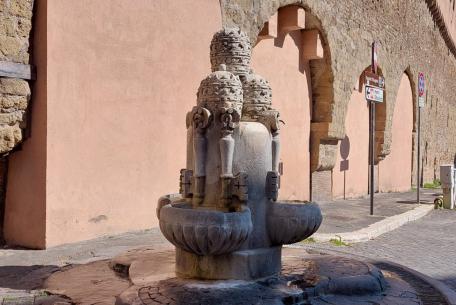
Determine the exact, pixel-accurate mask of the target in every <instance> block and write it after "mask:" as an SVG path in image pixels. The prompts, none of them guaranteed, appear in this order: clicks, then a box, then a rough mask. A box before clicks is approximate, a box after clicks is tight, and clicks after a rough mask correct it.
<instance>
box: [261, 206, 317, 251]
mask: <svg viewBox="0 0 456 305" xmlns="http://www.w3.org/2000/svg"><path fill="white" fill-rule="evenodd" d="M322 220H323V217H322V215H321V210H320V207H319V206H318V205H317V204H316V203H290V202H275V203H272V204H271V205H270V207H269V211H268V215H267V227H268V233H269V238H270V239H271V243H272V244H273V245H287V244H293V243H297V242H299V241H302V240H304V239H306V238H307V237H309V236H311V235H312V234H314V233H315V232H316V231H317V230H318V228H319V227H320V224H321V222H322Z"/></svg>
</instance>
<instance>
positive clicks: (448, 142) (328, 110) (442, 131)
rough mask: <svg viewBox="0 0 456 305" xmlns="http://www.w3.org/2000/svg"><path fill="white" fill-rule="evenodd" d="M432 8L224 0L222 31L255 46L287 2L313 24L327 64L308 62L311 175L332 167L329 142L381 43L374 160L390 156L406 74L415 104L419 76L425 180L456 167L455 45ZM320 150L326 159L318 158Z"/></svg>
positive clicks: (401, 2) (341, 128) (411, 2)
mask: <svg viewBox="0 0 456 305" xmlns="http://www.w3.org/2000/svg"><path fill="white" fill-rule="evenodd" d="M431 2H432V1H424V0H420V1H417V0H384V1H371V0H346V1H338V0H326V1H313V0H300V1H296V0H221V5H222V15H223V20H224V24H225V26H239V27H241V28H242V29H243V30H244V31H246V32H247V33H248V34H249V35H250V37H251V39H252V41H256V37H257V34H258V32H259V31H260V30H261V28H262V27H263V24H264V22H266V21H267V20H268V19H269V17H270V16H272V15H273V14H274V13H275V12H276V11H277V10H278V9H279V8H280V7H283V6H286V5H291V4H296V5H300V6H302V7H304V8H305V9H306V12H307V15H306V17H309V18H308V19H309V20H310V22H307V21H306V26H307V23H308V25H309V26H310V27H313V28H316V29H318V30H319V31H320V33H321V34H322V37H323V42H324V49H325V60H324V62H323V63H322V62H317V63H311V67H313V71H312V75H313V79H312V86H313V93H314V97H313V98H314V112H315V113H317V114H318V117H316V116H314V117H313V124H312V125H313V126H315V130H313V135H312V137H313V138H312V142H313V143H316V144H315V145H318V146H314V147H312V148H311V149H312V151H314V152H315V153H314V154H313V156H312V157H313V158H314V159H316V160H313V161H312V163H313V166H312V168H313V169H314V170H315V169H316V170H330V168H331V166H334V162H335V152H336V149H331V148H330V147H331V146H332V145H337V141H332V140H334V139H335V140H340V139H342V138H343V136H344V134H345V116H346V111H347V104H348V102H349V100H350V95H351V92H352V90H353V88H354V86H355V84H356V82H357V81H358V79H359V76H360V74H361V73H362V72H363V70H364V69H366V68H367V67H369V65H370V63H371V50H370V46H371V43H372V42H373V41H374V40H375V41H378V42H379V44H380V48H379V62H380V68H381V71H382V74H383V76H384V77H385V79H386V102H385V104H384V105H382V106H380V107H379V109H378V111H377V118H376V121H377V123H376V131H377V137H376V139H377V153H378V158H379V159H382V158H383V157H384V156H386V155H388V154H389V153H390V145H391V128H392V115H393V113H394V106H395V101H396V95H397V92H398V89H399V84H400V81H401V77H402V75H403V73H404V72H405V73H407V74H408V75H409V76H410V79H411V80H412V84H411V85H412V89H413V92H414V98H416V90H417V85H416V83H417V81H416V80H417V78H418V73H419V72H420V71H422V72H424V73H425V74H426V76H427V89H428V99H427V103H426V107H425V108H424V109H423V111H422V116H421V118H422V120H421V121H422V127H421V130H422V140H421V143H422V148H421V151H422V152H423V154H422V158H423V174H424V177H423V180H424V181H429V180H432V179H433V178H434V177H438V175H439V165H440V164H442V163H448V162H453V160H454V157H455V152H456V143H455V141H456V128H455V127H456V120H455V115H456V108H455V107H454V105H455V103H456V96H455V92H456V82H455V81H454V80H455V79H456V58H455V55H456V54H454V53H453V52H452V47H451V44H450V43H449V42H452V41H451V40H450V41H449V40H447V39H445V38H444V37H443V36H442V34H441V30H440V28H441V23H442V22H443V20H439V19H436V18H435V14H432V11H431V9H432V7H431V6H430V5H431V4H432V3H431ZM434 2H435V1H434ZM322 75H323V76H325V75H326V76H325V77H321V76H322ZM319 88H323V89H324V90H326V91H327V92H323V89H321V90H319ZM415 108H416V107H415ZM415 118H416V116H415ZM415 127H416V120H415ZM415 129H416V128H415ZM414 150H415V151H416V145H415V147H414ZM321 152H324V158H320V156H319V155H320V154H321ZM319 158H320V159H321V160H320V159H319ZM329 160H331V161H329ZM331 162H332V164H331ZM414 166H415V165H414Z"/></svg>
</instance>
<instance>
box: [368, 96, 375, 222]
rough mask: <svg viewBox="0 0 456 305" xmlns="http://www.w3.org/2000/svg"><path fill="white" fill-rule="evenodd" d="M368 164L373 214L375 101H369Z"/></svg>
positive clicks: (372, 211)
mask: <svg viewBox="0 0 456 305" xmlns="http://www.w3.org/2000/svg"><path fill="white" fill-rule="evenodd" d="M369 114H370V118H369V121H370V124H369V127H370V128H369V164H370V179H369V193H370V215H374V192H375V175H374V169H375V167H374V162H375V161H374V160H375V103H374V102H373V101H371V102H370V103H369Z"/></svg>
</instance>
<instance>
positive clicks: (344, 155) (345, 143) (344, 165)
mask: <svg viewBox="0 0 456 305" xmlns="http://www.w3.org/2000/svg"><path fill="white" fill-rule="evenodd" d="M349 156H350V138H349V137H348V136H345V138H344V139H343V140H342V141H341V142H340V158H341V159H342V160H341V161H340V171H341V172H343V173H344V197H343V198H344V199H346V198H345V197H346V196H345V195H346V181H347V177H346V176H347V171H348V170H349V169H350V160H349V159H348V157H349Z"/></svg>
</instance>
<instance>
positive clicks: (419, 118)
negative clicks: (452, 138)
mask: <svg viewBox="0 0 456 305" xmlns="http://www.w3.org/2000/svg"><path fill="white" fill-rule="evenodd" d="M418 103H419V102H418ZM420 129H421V107H420V106H419V105H418V127H417V138H418V139H417V147H416V150H417V157H416V162H417V165H416V203H418V204H420V171H421V169H420V158H421V156H420V155H421V154H420V149H421V145H420V137H421V135H420V133H421V131H420Z"/></svg>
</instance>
